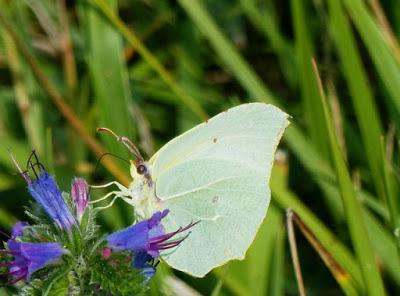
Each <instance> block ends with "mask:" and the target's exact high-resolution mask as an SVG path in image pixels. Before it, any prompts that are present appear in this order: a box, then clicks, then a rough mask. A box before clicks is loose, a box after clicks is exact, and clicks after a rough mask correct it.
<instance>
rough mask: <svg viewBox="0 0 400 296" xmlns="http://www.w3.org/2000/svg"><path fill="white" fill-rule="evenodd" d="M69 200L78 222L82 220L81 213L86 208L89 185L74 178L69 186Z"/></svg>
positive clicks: (80, 179)
mask: <svg viewBox="0 0 400 296" xmlns="http://www.w3.org/2000/svg"><path fill="white" fill-rule="evenodd" d="M71 198H72V201H73V202H74V204H75V207H76V215H77V218H78V221H79V222H80V221H81V220H82V216H83V213H84V212H85V209H86V207H87V206H88V201H89V185H88V183H87V182H86V180H85V179H83V178H75V179H74V181H73V182H72V186H71Z"/></svg>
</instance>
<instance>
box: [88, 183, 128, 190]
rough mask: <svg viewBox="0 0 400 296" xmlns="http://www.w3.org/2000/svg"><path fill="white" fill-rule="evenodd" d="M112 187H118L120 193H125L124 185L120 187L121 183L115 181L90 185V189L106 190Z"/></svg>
mask: <svg viewBox="0 0 400 296" xmlns="http://www.w3.org/2000/svg"><path fill="white" fill-rule="evenodd" d="M112 185H115V186H117V187H118V189H119V190H121V191H127V190H128V188H126V187H125V186H124V185H122V184H121V183H118V182H117V181H112V182H109V183H106V184H103V185H90V187H91V188H107V187H110V186H112Z"/></svg>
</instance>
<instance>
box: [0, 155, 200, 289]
mask: <svg viewBox="0 0 400 296" xmlns="http://www.w3.org/2000/svg"><path fill="white" fill-rule="evenodd" d="M34 156H35V158H36V155H34ZM36 160H37V158H36ZM28 164H29V167H28V168H29V169H30V170H31V171H32V172H33V175H34V176H35V178H31V176H30V175H29V173H28V169H27V170H26V171H22V170H21V169H20V168H19V166H18V164H16V165H17V168H18V169H19V171H20V174H21V176H22V177H23V178H24V179H25V181H26V182H27V188H28V192H29V193H30V195H31V196H32V197H33V199H34V200H35V202H36V205H37V206H39V209H40V210H39V212H38V211H35V210H32V211H28V212H27V214H28V215H29V216H30V217H31V218H32V219H33V221H34V223H33V224H31V225H29V224H28V223H27V222H21V221H20V222H17V223H16V224H15V225H14V227H13V228H12V231H11V235H10V236H9V237H8V240H7V241H6V242H5V243H4V249H2V250H0V274H1V273H3V275H4V274H5V275H6V276H7V284H10V285H12V284H15V283H17V282H19V281H24V282H25V284H26V285H25V286H28V287H29V289H35V288H38V289H40V287H41V285H42V286H43V285H46V286H48V287H51V286H52V285H53V286H57V285H61V283H63V282H62V281H61V282H60V281H59V280H58V279H60V274H61V275H65V277H63V278H66V279H69V278H76V279H77V280H76V281H75V284H76V283H80V286H79V287H74V289H75V290H79V291H80V293H81V294H83V295H86V294H87V295H91V294H96V291H97V292H99V291H105V292H106V293H108V292H110V293H113V292H115V293H116V294H122V295H124V294H127V295H131V294H134V293H133V291H140V290H141V289H143V288H145V287H146V285H147V283H148V281H149V280H150V279H151V278H152V277H153V276H154V274H155V273H156V267H157V265H158V263H159V262H160V256H161V252H162V251H163V250H167V249H171V248H174V247H176V246H178V245H179V244H180V243H182V242H183V241H184V240H185V238H186V237H187V235H188V234H186V235H180V234H181V233H183V232H185V231H187V230H188V229H189V228H191V227H193V226H194V225H195V224H196V223H190V224H189V225H187V226H185V227H180V228H178V229H177V230H176V231H174V232H169V233H167V232H166V231H165V228H164V226H163V224H162V220H163V218H164V217H165V216H167V215H168V213H169V210H168V209H165V210H163V211H162V212H155V213H153V215H152V217H151V218H149V219H147V220H142V221H140V222H138V223H136V224H134V225H131V226H129V227H127V228H125V229H122V230H119V231H117V232H114V233H111V234H109V235H107V236H105V237H104V236H103V235H100V234H99V232H98V228H99V227H98V226H97V225H96V223H95V219H94V217H95V213H96V208H93V207H92V206H91V205H90V202H89V185H88V183H87V182H86V181H85V179H83V178H74V179H73V181H72V186H71V191H70V194H68V193H62V192H61V190H60V188H59V187H58V185H57V183H56V181H55V180H54V178H53V177H52V176H51V175H50V174H49V173H48V172H46V170H45V169H44V167H43V165H41V164H40V163H39V162H38V160H37V163H35V164H32V163H31V162H30V160H29V161H28ZM33 213H36V214H33ZM41 213H43V215H42V214H41ZM39 271H40V272H39ZM110 274H113V275H114V276H113V277H110V276H109V275H110ZM67 275H68V276H67ZM78 279H79V280H78ZM113 281H114V282H113ZM32 282H35V285H30V284H31V283H32ZM73 282H74V281H73V280H70V281H69V280H68V281H67V283H66V285H67V286H68V289H71V287H70V285H72V283H73ZM39 283H40V284H39ZM124 285H125V286H126V287H127V288H124V287H123V286H124ZM124 289H125V290H124ZM107 291H108V292H107ZM123 291H125V292H123ZM126 291H127V292H126Z"/></svg>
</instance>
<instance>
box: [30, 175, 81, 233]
mask: <svg viewBox="0 0 400 296" xmlns="http://www.w3.org/2000/svg"><path fill="white" fill-rule="evenodd" d="M28 191H29V193H30V194H31V195H32V197H33V198H34V199H35V200H36V202H37V203H38V204H39V205H40V206H41V207H42V208H43V210H45V212H46V213H47V215H48V216H49V217H50V218H51V219H52V220H53V221H54V222H55V223H56V224H57V225H58V226H59V227H60V228H61V229H66V230H68V231H70V230H71V226H72V225H75V224H76V221H75V218H74V217H73V216H72V214H71V212H70V210H69V208H68V206H67V204H66V202H65V200H64V198H63V196H62V194H61V191H60V189H59V188H58V186H57V184H56V182H55V181H54V179H53V178H52V177H51V176H50V175H49V174H48V173H47V172H45V171H42V172H41V173H40V175H39V177H38V178H37V179H36V180H34V181H32V182H29V183H28Z"/></svg>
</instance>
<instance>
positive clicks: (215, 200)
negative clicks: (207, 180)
mask: <svg viewBox="0 0 400 296" xmlns="http://www.w3.org/2000/svg"><path fill="white" fill-rule="evenodd" d="M218 199H219V197H218V196H214V197H213V199H212V203H213V204H216V203H217V202H218Z"/></svg>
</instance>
